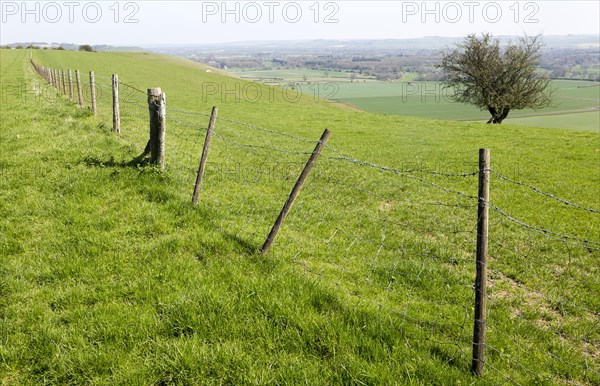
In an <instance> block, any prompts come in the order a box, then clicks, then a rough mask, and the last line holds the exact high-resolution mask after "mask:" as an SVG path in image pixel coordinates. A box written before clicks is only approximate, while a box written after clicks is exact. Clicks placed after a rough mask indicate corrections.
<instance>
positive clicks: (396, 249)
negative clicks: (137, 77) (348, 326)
mask: <svg viewBox="0 0 600 386" xmlns="http://www.w3.org/2000/svg"><path fill="white" fill-rule="evenodd" d="M32 65H33V67H34V68H35V70H36V71H37V72H38V74H40V75H41V76H42V77H43V78H44V79H46V80H47V81H48V82H49V83H50V84H52V85H53V86H54V87H56V89H57V90H58V92H59V93H61V94H63V95H65V96H66V97H67V98H69V99H71V100H73V99H72V98H71V95H70V94H69V87H68V86H67V85H68V77H67V78H63V77H62V74H63V71H62V70H61V71H59V70H55V69H49V68H46V67H43V66H40V65H38V64H36V63H35V62H34V61H32ZM113 79H114V78H113V77H108V76H102V75H95V87H96V96H95V97H94V96H92V97H91V98H90V99H91V100H94V99H95V100H96V104H97V106H98V112H97V116H98V120H99V121H100V122H110V121H111V120H112V121H114V116H115V114H114V111H111V108H110V106H115V104H114V99H113V95H114V93H113V89H114V88H115V83H114V81H113ZM65 82H66V83H65ZM71 84H73V83H71ZM116 87H118V88H119V91H120V93H119V98H120V100H119V102H120V103H118V104H117V106H119V109H120V111H119V114H118V115H119V118H120V126H121V127H120V130H119V131H118V133H119V135H120V137H121V138H122V139H123V140H124V141H125V142H126V143H130V144H131V151H132V153H134V154H143V153H144V152H145V150H147V147H148V146H149V145H150V144H148V146H147V143H146V141H147V140H148V137H149V132H151V131H152V129H151V128H150V130H149V124H148V119H149V115H150V116H152V112H153V111H154V109H155V107H156V106H155V103H156V102H152V101H150V102H149V98H148V92H147V91H143V90H142V89H141V87H139V86H138V85H136V84H129V83H127V82H123V81H120V82H119V83H117V85H116ZM90 89H92V87H90ZM73 95H76V94H75V91H74V92H73ZM167 103H168V100H167ZM80 105H81V104H80ZM82 107H83V106H82ZM167 112H168V113H167V114H164V116H160V117H159V118H162V119H163V120H164V123H166V125H167V126H168V134H167V135H168V137H167V138H168V140H166V141H165V143H164V154H166V157H165V162H164V165H163V168H164V169H165V173H164V176H165V182H166V183H168V184H171V185H172V186H173V187H174V188H176V189H178V190H180V191H181V192H182V193H181V194H182V195H184V196H186V195H189V197H190V198H191V195H192V189H193V187H194V180H195V179H196V178H197V177H198V162H199V160H200V158H201V154H202V153H203V152H206V155H205V157H204V158H205V159H207V160H208V161H207V164H206V167H205V175H204V176H203V182H202V189H201V191H200V192H199V203H200V205H199V208H198V210H200V211H202V212H203V214H205V216H204V218H205V219H206V221H208V222H211V223H212V225H213V226H214V227H215V228H217V229H219V230H220V232H221V234H222V235H223V237H224V238H225V239H227V240H229V241H232V242H233V243H234V244H236V245H237V247H239V249H240V250H241V251H243V252H244V253H247V254H249V255H253V254H257V253H260V252H261V248H260V246H261V245H263V248H262V252H265V250H264V245H265V244H263V243H264V242H265V236H266V235H267V234H268V233H269V230H270V229H271V230H272V229H273V223H274V221H275V219H276V218H278V217H277V215H278V214H279V215H280V217H281V213H282V212H283V211H282V206H284V203H286V200H287V201H289V200H290V189H291V187H292V186H293V184H294V182H297V180H298V176H299V175H301V174H302V172H303V170H305V168H306V166H307V159H308V158H309V157H313V156H318V157H319V158H318V161H317V162H316V163H315V164H314V168H313V170H312V174H311V175H310V178H308V179H307V180H306V182H305V183H304V187H303V188H302V186H300V188H302V189H303V190H302V193H301V194H299V195H298V196H297V198H296V201H295V202H293V205H294V206H293V209H291V210H289V209H290V208H291V203H290V208H288V210H289V211H288V212H287V213H286V215H287V218H286V217H285V216H284V219H285V223H283V222H282V224H280V225H281V230H280V232H279V234H278V235H277V239H275V240H271V241H273V246H272V248H271V250H270V251H269V253H270V254H271V255H272V256H273V257H274V258H278V259H284V260H287V261H289V262H291V263H292V264H293V266H295V267H296V268H297V271H298V272H300V273H302V274H304V275H306V277H307V278H310V280H314V281H316V282H318V283H320V285H323V286H325V287H328V288H331V289H333V290H335V291H337V292H338V293H339V294H340V296H343V297H344V298H346V299H347V300H348V301H349V302H350V303H354V304H356V306H357V307H358V306H359V305H360V306H362V307H369V308H373V309H376V310H377V312H378V313H383V314H385V315H386V317H388V318H391V319H393V321H394V325H395V326H397V332H396V333H397V335H396V336H398V337H399V339H401V340H403V341H405V342H410V344H411V345H412V346H414V347H425V348H427V349H429V350H431V351H432V352H433V353H436V355H438V356H440V357H442V358H444V361H445V363H447V364H449V365H451V366H455V367H458V368H460V369H464V370H466V369H468V368H469V362H470V361H471V363H472V364H473V365H472V367H471V369H472V370H473V371H475V370H474V366H475V363H476V362H479V364H480V365H481V366H484V367H485V369H486V370H487V373H488V374H489V375H488V376H492V377H493V379H494V381H495V382H498V383H501V384H504V383H507V384H530V383H532V382H538V383H543V384H544V383H550V384H554V383H556V384H592V385H593V384H600V365H599V359H598V357H599V354H600V349H599V347H600V305H599V303H598V302H599V301H598V298H599V297H598V288H600V283H599V279H598V278H599V277H600V275H599V274H600V272H599V271H600V267H599V265H598V264H597V261H598V260H597V259H598V257H599V256H600V242H598V241H595V240H593V239H591V237H584V236H573V235H572V234H569V233H568V232H564V233H563V232H562V231H556V230H552V229H546V227H544V226H543V225H537V224H534V223H532V222H530V221H527V220H523V219H521V218H519V216H517V215H514V214H513V213H514V212H512V213H511V211H510V210H507V209H505V207H504V205H503V204H497V201H496V200H495V199H494V198H493V197H495V196H494V195H493V194H492V199H488V198H485V197H482V196H481V194H480V192H478V191H477V188H476V187H477V186H478V179H479V181H481V177H482V175H483V174H487V176H488V179H491V180H492V181H493V183H492V185H493V186H494V188H493V189H492V192H496V191H497V190H498V191H501V190H503V189H505V188H506V191H511V192H512V190H511V189H521V190H522V192H520V193H519V194H523V195H524V196H526V195H534V196H537V197H538V199H540V200H542V201H539V203H541V205H545V206H546V205H547V206H548V207H550V206H552V205H554V206H556V207H559V208H561V209H560V210H563V211H567V210H568V211H569V212H568V213H572V212H573V211H576V212H577V213H581V214H582V215H585V216H588V217H589V221H593V222H597V221H598V209H596V208H591V207H588V206H586V205H582V204H581V203H576V202H573V200H567V199H564V198H561V197H558V196H557V195H555V194H551V193H548V192H545V191H544V190H543V189H541V188H538V187H536V186H534V185H532V184H529V183H526V182H522V181H517V180H515V179H512V178H509V177H508V176H505V175H504V174H501V173H500V172H499V171H498V169H497V168H495V167H493V166H487V167H485V168H482V167H481V164H478V163H477V162H473V163H472V164H468V165H460V167H459V165H457V166H456V167H455V168H453V170H428V169H426V168H406V169H398V168H394V167H388V166H381V165H377V164H375V163H372V162H367V161H364V160H360V159H356V158H353V157H351V156H349V155H347V154H345V152H342V151H340V150H338V149H336V148H335V147H333V146H330V145H328V144H326V143H324V141H322V140H321V141H316V140H315V139H306V138H302V137H299V136H295V135H292V134H289V133H287V132H285V130H273V129H267V128H263V127H260V126H257V125H254V124H249V123H247V122H240V121H236V120H234V119H229V118H226V117H223V116H220V117H216V114H215V111H213V113H212V114H209V113H202V112H197V111H186V110H180V109H177V108H172V107H171V106H169V108H168V109H167ZM211 116H212V117H213V120H214V119H216V122H217V123H216V125H215V127H210V126H209V125H208V122H209V120H210V119H211ZM111 129H112V130H114V131H115V132H117V130H115V128H114V124H113V127H112V128H111ZM208 132H210V133H209V135H207V133H208ZM209 137H212V138H213V140H212V142H211V143H210V147H208V146H205V141H206V139H207V138H209ZM150 140H151V141H152V138H150ZM319 142H320V144H321V145H322V146H321V150H319V151H318V152H317V151H316V150H312V148H313V146H315V145H316V144H318V143H319ZM209 149H210V154H208V150H209ZM164 154H163V156H164ZM138 161H139V159H138V160H137V161H136V162H138ZM479 184H481V182H479ZM527 197H529V196H527ZM544 200H545V201H544ZM546 201H548V202H546ZM482 206H486V207H487V208H489V210H490V215H489V223H490V229H492V231H491V232H490V233H489V236H488V237H487V238H486V242H488V243H489V252H488V254H487V255H488V259H487V262H484V263H483V264H484V266H485V269H486V270H487V274H486V275H485V276H487V278H488V280H489V282H488V283H487V284H486V285H485V288H487V289H488V292H487V293H486V294H485V299H486V300H487V308H485V307H484V312H485V317H484V318H483V320H478V319H477V317H476V318H475V320H474V318H473V315H474V311H473V310H474V305H473V299H474V298H475V294H476V292H477V290H476V288H477V284H475V285H474V268H475V267H476V266H481V264H482V263H481V261H479V260H478V257H477V250H478V248H477V246H476V245H475V243H474V240H476V239H477V238H478V234H479V232H478V223H480V221H481V214H478V209H479V208H481V207H482ZM544 209H547V207H544ZM284 210H285V206H284ZM540 210H542V209H540ZM479 213H480V212H479ZM516 213H519V212H516ZM478 216H479V218H478ZM486 217H487V216H486ZM592 229H594V227H592ZM200 247H201V248H204V247H206V248H208V249H210V246H200ZM590 261H591V262H594V261H595V262H596V264H590ZM486 270H484V271H483V272H484V273H485V272H486ZM478 322H479V323H480V325H483V326H484V327H485V330H486V331H487V332H486V338H487V339H486V340H485V342H484V343H483V347H484V348H485V354H486V356H485V359H484V358H483V357H480V358H474V357H472V356H471V350H472V349H473V351H475V349H474V348H475V347H476V346H477V345H478V344H479V343H478V342H475V341H474V336H473V335H474V334H473V330H474V323H475V324H477V323H478ZM475 372H477V371H475ZM480 375H481V374H480Z"/></svg>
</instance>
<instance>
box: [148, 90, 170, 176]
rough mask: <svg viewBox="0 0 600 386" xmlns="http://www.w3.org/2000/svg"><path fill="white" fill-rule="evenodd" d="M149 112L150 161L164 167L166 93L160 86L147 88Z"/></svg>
mask: <svg viewBox="0 0 600 386" xmlns="http://www.w3.org/2000/svg"><path fill="white" fill-rule="evenodd" d="M148 110H149V112H150V142H149V144H150V162H151V163H153V164H157V165H159V167H160V168H161V169H164V167H165V132H166V127H167V116H166V113H167V103H166V95H165V93H163V92H162V90H161V89H160V88H149V89H148Z"/></svg>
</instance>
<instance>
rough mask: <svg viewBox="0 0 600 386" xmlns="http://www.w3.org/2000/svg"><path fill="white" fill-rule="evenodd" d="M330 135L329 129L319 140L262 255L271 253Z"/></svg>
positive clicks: (263, 248)
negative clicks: (278, 234)
mask: <svg viewBox="0 0 600 386" xmlns="http://www.w3.org/2000/svg"><path fill="white" fill-rule="evenodd" d="M330 135H331V131H329V130H328V129H325V131H324V132H323V135H321V139H319V142H318V143H317V146H316V147H315V150H313V152H312V154H311V155H310V158H309V159H308V161H307V162H306V165H304V169H303V170H302V173H301V174H300V177H298V181H296V184H295V185H294V187H293V188H292V191H291V193H290V196H289V197H288V199H287V201H286V202H285V204H284V205H283V208H282V209H281V212H280V213H279V216H278V217H277V220H276V221H275V224H273V228H271V232H269V236H267V240H265V243H264V244H263V246H262V248H261V249H260V253H261V255H266V254H267V253H268V252H269V248H271V244H272V243H273V241H274V240H275V238H276V237H277V233H279V229H280V228H281V225H282V224H283V221H284V220H285V218H286V217H287V215H288V213H289V211H290V209H291V208H292V205H294V201H295V200H296V197H297V196H298V193H300V190H302V186H303V185H304V182H305V181H306V178H307V177H308V175H309V174H310V171H311V170H312V168H313V166H314V165H315V161H316V160H317V157H319V155H320V154H321V150H323V147H324V146H325V145H326V144H327V140H328V139H329V136H330Z"/></svg>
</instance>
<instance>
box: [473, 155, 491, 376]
mask: <svg viewBox="0 0 600 386" xmlns="http://www.w3.org/2000/svg"><path fill="white" fill-rule="evenodd" d="M477 197H478V200H479V202H478V205H477V257H476V258H477V261H476V263H475V265H476V277H475V321H474V327H473V360H472V362H471V371H472V372H473V373H474V374H476V375H478V376H482V375H483V365H484V363H485V362H484V353H485V327H486V315H485V313H486V300H487V266H486V260H487V253H488V224H489V218H488V214H489V200H490V149H479V188H478V194H477Z"/></svg>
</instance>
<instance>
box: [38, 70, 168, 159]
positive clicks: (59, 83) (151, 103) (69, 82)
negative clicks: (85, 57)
mask: <svg viewBox="0 0 600 386" xmlns="http://www.w3.org/2000/svg"><path fill="white" fill-rule="evenodd" d="M31 65H32V66H33V68H34V69H35V71H36V72H37V73H38V74H39V75H40V76H41V77H42V78H44V79H45V80H46V81H47V82H48V83H49V84H51V85H52V86H53V87H54V88H56V90H57V92H59V93H61V94H62V95H64V96H65V97H68V98H69V100H70V101H72V102H73V101H74V98H75V87H76V88H77V100H78V104H79V106H80V107H84V98H83V84H82V82H81V74H80V72H79V70H74V71H72V70H58V69H54V68H49V67H44V66H40V65H38V64H37V63H35V61H33V60H31ZM73 73H74V74H75V80H73ZM89 84H90V108H91V112H92V115H94V116H97V114H98V110H97V108H98V107H97V106H98V104H97V99H96V97H97V94H96V78H95V75H94V71H90V72H89ZM111 89H112V123H113V125H112V131H113V132H114V133H116V134H121V112H120V107H119V76H118V75H117V74H113V76H112V82H111ZM148 110H149V113H150V139H149V141H148V144H147V145H146V149H145V150H144V154H143V155H146V154H150V163H151V164H154V165H158V166H159V167H160V168H161V169H164V166H165V133H166V96H165V94H164V93H163V92H162V91H161V89H160V88H151V89H148Z"/></svg>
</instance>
